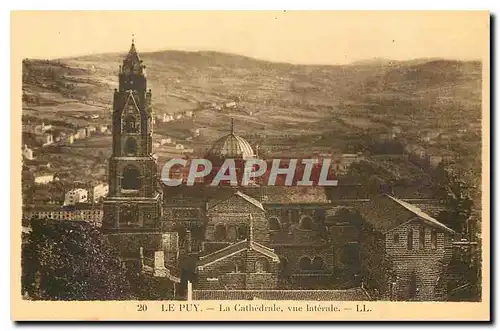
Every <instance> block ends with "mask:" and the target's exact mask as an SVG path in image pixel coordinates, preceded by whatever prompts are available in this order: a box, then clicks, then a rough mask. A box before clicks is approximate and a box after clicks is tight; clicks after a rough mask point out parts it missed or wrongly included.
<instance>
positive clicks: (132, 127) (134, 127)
mask: <svg viewBox="0 0 500 331" xmlns="http://www.w3.org/2000/svg"><path fill="white" fill-rule="evenodd" d="M123 131H125V132H126V133H134V132H137V131H139V125H138V124H137V122H136V119H135V116H134V115H127V116H126V117H125V120H124V121H123Z"/></svg>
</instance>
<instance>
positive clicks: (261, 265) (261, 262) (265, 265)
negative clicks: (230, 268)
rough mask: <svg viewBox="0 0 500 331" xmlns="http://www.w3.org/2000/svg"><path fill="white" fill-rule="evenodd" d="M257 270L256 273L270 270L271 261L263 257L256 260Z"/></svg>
mask: <svg viewBox="0 0 500 331" xmlns="http://www.w3.org/2000/svg"><path fill="white" fill-rule="evenodd" d="M255 272H256V273H264V272H269V262H268V261H267V260H266V259H265V258H263V257H261V258H260V259H258V260H257V261H255Z"/></svg>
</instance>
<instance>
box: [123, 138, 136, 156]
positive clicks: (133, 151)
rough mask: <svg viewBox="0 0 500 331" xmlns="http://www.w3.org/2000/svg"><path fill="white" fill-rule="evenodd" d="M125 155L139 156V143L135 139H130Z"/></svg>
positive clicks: (126, 145) (126, 144)
mask: <svg viewBox="0 0 500 331" xmlns="http://www.w3.org/2000/svg"><path fill="white" fill-rule="evenodd" d="M125 153H126V154H127V155H136V154H137V142H136V141H135V139H134V138H128V139H127V142H126V143H125Z"/></svg>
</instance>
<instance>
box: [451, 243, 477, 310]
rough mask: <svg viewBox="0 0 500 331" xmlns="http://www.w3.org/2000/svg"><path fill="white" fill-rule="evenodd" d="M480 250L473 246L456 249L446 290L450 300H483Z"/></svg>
mask: <svg viewBox="0 0 500 331" xmlns="http://www.w3.org/2000/svg"><path fill="white" fill-rule="evenodd" d="M480 272H481V256H480V250H479V249H477V250H475V249H471V247H467V248H463V249H458V250H455V252H454V254H453V256H452V259H451V262H450V264H449V265H448V270H447V272H446V274H447V275H452V276H451V277H448V278H447V282H446V290H447V293H448V301H480V300H481V289H482V287H481V273H480Z"/></svg>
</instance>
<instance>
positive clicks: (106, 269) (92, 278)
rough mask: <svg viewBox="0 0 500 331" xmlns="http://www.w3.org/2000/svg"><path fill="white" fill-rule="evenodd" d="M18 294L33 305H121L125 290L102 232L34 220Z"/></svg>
mask: <svg viewBox="0 0 500 331" xmlns="http://www.w3.org/2000/svg"><path fill="white" fill-rule="evenodd" d="M31 228H32V231H31V233H30V234H29V235H28V237H27V240H26V242H25V243H24V244H23V252H22V289H23V293H27V294H28V295H29V297H31V298H32V299H35V300H37V299H38V300H124V299H129V298H130V294H129V293H130V291H129V284H128V281H127V279H126V278H125V274H124V272H123V271H122V268H121V267H120V263H119V259H118V255H117V253H116V251H115V249H114V248H113V247H112V246H111V244H110V243H109V242H108V240H107V238H106V237H105V236H104V235H103V234H101V232H100V231H99V230H98V229H96V228H93V227H91V226H90V225H89V224H87V223H83V222H71V221H53V220H32V221H31Z"/></svg>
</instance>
